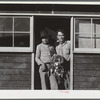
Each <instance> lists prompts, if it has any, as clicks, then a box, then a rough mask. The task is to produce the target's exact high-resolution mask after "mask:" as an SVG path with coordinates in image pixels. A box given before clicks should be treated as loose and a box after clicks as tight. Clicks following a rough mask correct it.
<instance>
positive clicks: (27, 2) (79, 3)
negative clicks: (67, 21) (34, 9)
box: [0, 1, 100, 5]
mask: <svg viewBox="0 0 100 100" xmlns="http://www.w3.org/2000/svg"><path fill="white" fill-rule="evenodd" d="M0 4H62V5H63V4H66V5H100V2H98V1H81V2H79V1H0Z"/></svg>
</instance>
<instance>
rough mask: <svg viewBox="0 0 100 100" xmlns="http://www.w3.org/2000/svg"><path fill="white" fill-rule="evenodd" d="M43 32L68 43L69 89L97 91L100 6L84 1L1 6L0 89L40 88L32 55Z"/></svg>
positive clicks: (35, 2)
mask: <svg viewBox="0 0 100 100" xmlns="http://www.w3.org/2000/svg"><path fill="white" fill-rule="evenodd" d="M74 1H75V0H74ZM44 28H45V29H47V31H48V32H49V33H50V34H51V35H52V37H53V39H55V38H56V30H57V29H59V28H60V29H61V28H63V29H64V30H65V32H66V35H67V38H66V39H68V40H70V41H71V50H70V53H71V59H70V89H71V90H98V89H100V81H99V79H100V44H99V43H100V3H96V2H86V1H85V0H84V1H83V2H74V3H73V2H72V1H68V0H66V1H64V0H62V1H61V2H59V0H58V1H56V2H54V1H52V2H51V1H48V2H45V1H44V2H43V1H30V2H29V1H28V2H27V1H23V0H22V1H20V2H1V3H0V89H6V90H8V89H25V90H26V89H28V90H34V89H40V88H41V87H40V81H39V80H40V79H39V73H38V67H37V65H36V63H35V61H34V54H35V47H36V45H37V44H38V43H40V42H41V41H40V36H39V33H40V30H42V29H44Z"/></svg>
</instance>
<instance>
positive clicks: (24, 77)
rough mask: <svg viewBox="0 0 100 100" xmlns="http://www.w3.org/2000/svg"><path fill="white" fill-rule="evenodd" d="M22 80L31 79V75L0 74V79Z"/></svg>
mask: <svg viewBox="0 0 100 100" xmlns="http://www.w3.org/2000/svg"><path fill="white" fill-rule="evenodd" d="M3 80H5V81H12V80H15V81H19V80H21V81H23V80H27V81H30V80H31V75H0V81H3Z"/></svg>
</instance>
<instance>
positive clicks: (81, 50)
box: [73, 48, 100, 54]
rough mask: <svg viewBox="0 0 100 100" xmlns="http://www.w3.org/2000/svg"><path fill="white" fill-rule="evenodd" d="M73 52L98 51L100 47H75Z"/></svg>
mask: <svg viewBox="0 0 100 100" xmlns="http://www.w3.org/2000/svg"><path fill="white" fill-rule="evenodd" d="M73 53H99V54H100V48H75V49H74V51H73Z"/></svg>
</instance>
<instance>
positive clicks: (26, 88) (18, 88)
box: [0, 86, 31, 90]
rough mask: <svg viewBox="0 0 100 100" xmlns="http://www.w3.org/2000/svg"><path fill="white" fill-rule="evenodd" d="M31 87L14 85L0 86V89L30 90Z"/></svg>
mask: <svg viewBox="0 0 100 100" xmlns="http://www.w3.org/2000/svg"><path fill="white" fill-rule="evenodd" d="M30 89H31V87H30V86H24V87H23V86H21V87H20V86H18V87H17V86H15V87H12V86H11V87H5V86H4V87H0V90H30Z"/></svg>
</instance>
